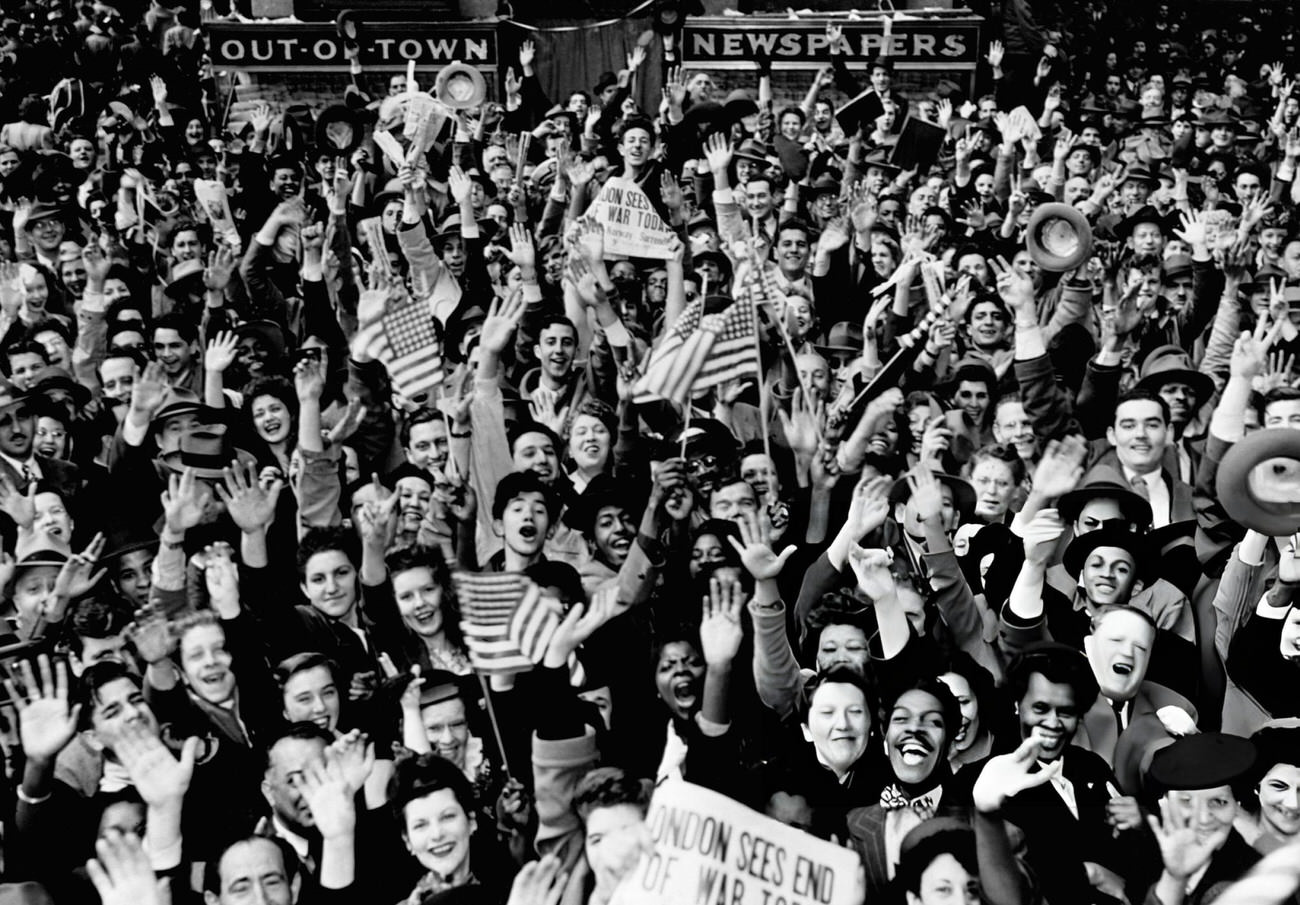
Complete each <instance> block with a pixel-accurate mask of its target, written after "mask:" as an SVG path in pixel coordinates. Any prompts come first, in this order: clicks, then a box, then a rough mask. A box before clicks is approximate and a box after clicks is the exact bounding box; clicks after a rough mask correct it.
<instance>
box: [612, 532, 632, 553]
mask: <svg viewBox="0 0 1300 905" xmlns="http://www.w3.org/2000/svg"><path fill="white" fill-rule="evenodd" d="M609 546H610V549H612V550H614V551H615V552H617V553H626V552H627V551H628V550H629V549H631V547H632V535H630V534H617V535H615V536H614V537H611V538H610V540H609Z"/></svg>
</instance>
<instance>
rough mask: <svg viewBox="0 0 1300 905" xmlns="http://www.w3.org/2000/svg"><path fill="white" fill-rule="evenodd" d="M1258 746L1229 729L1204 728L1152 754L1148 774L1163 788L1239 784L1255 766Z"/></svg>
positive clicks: (1153, 782) (1178, 788)
mask: <svg viewBox="0 0 1300 905" xmlns="http://www.w3.org/2000/svg"><path fill="white" fill-rule="evenodd" d="M1257 756H1258V755H1257V752H1256V751H1255V746H1254V745H1253V744H1251V742H1250V740H1249V739H1244V738H1242V737H1241V736H1239V735H1229V734H1227V733H1226V732H1200V733H1197V734H1196V735H1186V736H1183V737H1182V738H1179V739H1175V740H1174V743H1173V744H1172V745H1169V746H1168V747H1166V748H1162V749H1160V750H1159V751H1157V752H1156V753H1155V756H1153V757H1152V758H1151V768H1150V769H1149V770H1148V771H1147V777H1148V779H1150V780H1151V782H1152V784H1153V785H1154V786H1155V787H1156V788H1158V789H1159V790H1161V791H1182V790H1188V791H1191V790H1198V789H1214V788H1218V787H1219V786H1231V785H1235V784H1236V783H1238V782H1239V781H1241V780H1242V779H1244V778H1245V777H1246V776H1247V775H1249V773H1250V771H1251V770H1252V769H1253V768H1254V766H1255V759H1256V757H1257Z"/></svg>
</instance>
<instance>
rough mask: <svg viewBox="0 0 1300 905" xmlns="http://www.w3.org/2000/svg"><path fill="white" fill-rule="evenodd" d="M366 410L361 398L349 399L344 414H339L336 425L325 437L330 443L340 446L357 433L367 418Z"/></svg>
mask: <svg viewBox="0 0 1300 905" xmlns="http://www.w3.org/2000/svg"><path fill="white" fill-rule="evenodd" d="M366 411H367V409H366V407H365V406H364V405H362V404H361V400H359V399H349V400H348V404H347V406H346V407H345V408H344V409H343V414H342V415H340V416H339V420H338V421H335V422H334V426H333V427H331V428H330V429H329V434H328V435H327V436H326V438H325V439H326V441H328V443H329V445H331V446H338V445H339V444H340V443H343V442H344V441H345V440H347V439H348V438H349V437H351V436H352V435H353V434H355V433H356V432H357V429H358V428H359V427H361V422H363V421H365V420H366Z"/></svg>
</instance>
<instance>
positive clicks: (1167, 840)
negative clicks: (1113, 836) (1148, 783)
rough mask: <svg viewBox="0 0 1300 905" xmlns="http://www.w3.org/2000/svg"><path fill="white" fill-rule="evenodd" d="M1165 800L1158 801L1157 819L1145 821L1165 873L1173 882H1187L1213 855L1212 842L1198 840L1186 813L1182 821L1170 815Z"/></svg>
mask: <svg viewBox="0 0 1300 905" xmlns="http://www.w3.org/2000/svg"><path fill="white" fill-rule="evenodd" d="M1171 810H1172V809H1171V808H1170V806H1169V798H1168V796H1166V797H1164V798H1161V799H1160V816H1159V817H1158V818H1157V817H1155V816H1149V817H1147V825H1148V826H1150V827H1151V833H1152V834H1153V835H1154V836H1155V837H1156V842H1157V843H1158V844H1159V845H1160V860H1161V861H1163V862H1164V865H1165V871H1166V872H1168V874H1169V876H1171V877H1173V878H1174V879H1176V880H1186V879H1187V878H1188V877H1190V876H1191V875H1192V874H1194V873H1196V872H1197V871H1198V870H1200V869H1201V868H1202V867H1204V866H1205V865H1206V864H1207V863H1209V860H1210V857H1211V856H1212V855H1213V854H1214V850H1215V848H1216V845H1215V843H1214V841H1213V840H1210V839H1207V840H1205V841H1201V840H1200V833H1199V831H1198V830H1197V829H1196V827H1195V826H1194V825H1193V814H1192V813H1191V811H1190V810H1189V811H1188V813H1187V814H1186V815H1184V816H1182V817H1179V816H1176V815H1174V814H1172V813H1171Z"/></svg>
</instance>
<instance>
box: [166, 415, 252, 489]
mask: <svg viewBox="0 0 1300 905" xmlns="http://www.w3.org/2000/svg"><path fill="white" fill-rule="evenodd" d="M162 462H163V465H165V466H166V467H167V469H168V470H169V471H174V472H176V473H177V474H179V473H181V472H183V471H185V469H187V468H192V469H194V476H195V477H197V478H202V479H205V480H209V481H215V480H218V479H220V478H222V477H223V476H224V473H225V470H226V469H227V468H231V467H236V468H241V467H244V468H246V467H248V466H249V465H256V464H257V457H256V456H254V455H253V454H252V453H250V452H249V451H248V450H245V449H238V448H237V447H235V446H234V444H232V443H231V442H230V438H229V435H228V434H227V432H226V430H225V428H215V429H209V430H196V431H190V432H189V433H188V434H186V435H185V436H183V437H181V443H180V447H179V448H177V449H175V450H173V451H172V452H169V453H167V454H166V455H164V456H163V457H162Z"/></svg>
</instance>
